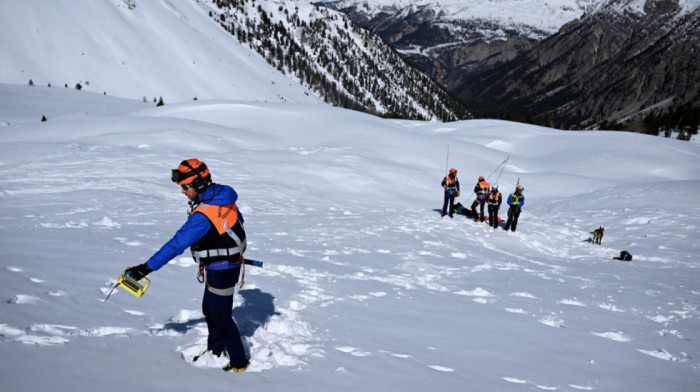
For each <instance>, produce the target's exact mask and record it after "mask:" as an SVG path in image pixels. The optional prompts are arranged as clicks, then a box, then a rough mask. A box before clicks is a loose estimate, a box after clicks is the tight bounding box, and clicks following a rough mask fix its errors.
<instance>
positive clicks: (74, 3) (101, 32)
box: [0, 0, 320, 103]
mask: <svg viewBox="0 0 700 392" xmlns="http://www.w3.org/2000/svg"><path fill="white" fill-rule="evenodd" d="M0 7H2V12H0V26H3V27H2V31H3V34H0V58H2V59H3V60H2V61H0V81H2V82H3V83H16V84H27V83H28V82H29V80H30V79H31V80H32V81H33V82H34V84H36V85H42V86H47V85H48V84H51V85H52V86H54V87H59V86H60V87H63V86H66V85H67V86H68V87H70V88H74V87H75V86H76V84H80V85H81V86H82V88H83V89H85V90H88V91H93V92H96V93H100V94H102V93H106V94H107V95H113V96H117V97H125V98H130V99H139V100H141V99H144V98H145V99H147V100H148V101H153V99H154V98H156V99H157V98H159V97H161V96H162V97H163V99H164V100H165V102H166V103H170V102H179V101H185V100H193V99H194V98H195V97H196V98H198V99H212V98H227V99H250V100H258V101H268V102H280V101H287V102H305V103H311V102H320V100H319V99H318V98H316V97H315V96H314V95H313V94H309V93H308V91H307V90H306V89H304V88H303V87H301V86H300V85H299V84H298V83H297V82H294V81H292V80H290V79H289V78H288V77H286V76H285V75H283V74H282V73H281V72H279V71H277V70H275V69H274V68H272V67H271V66H269V65H268V64H267V62H266V61H265V60H264V59H262V58H261V57H260V56H259V55H257V54H256V53H255V52H253V51H252V50H250V49H249V48H248V47H246V46H243V45H241V44H240V43H238V41H237V40H236V39H235V38H232V37H231V36H230V34H228V33H227V32H226V31H225V30H224V29H222V28H221V27H220V26H219V25H218V24H217V23H216V22H215V21H214V20H212V18H210V17H209V14H208V13H209V10H210V8H209V6H208V5H207V3H205V2H196V1H192V0H186V1H183V0H173V1H169V0H156V1H137V0H99V1H94V0H71V1H46V0H41V1H11V0H2V1H0ZM260 81H264V82H265V83H260Z"/></svg>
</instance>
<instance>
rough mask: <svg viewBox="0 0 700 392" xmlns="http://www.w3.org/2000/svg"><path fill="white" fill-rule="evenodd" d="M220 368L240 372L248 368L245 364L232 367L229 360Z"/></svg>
mask: <svg viewBox="0 0 700 392" xmlns="http://www.w3.org/2000/svg"><path fill="white" fill-rule="evenodd" d="M222 369H223V370H224V371H225V372H235V373H242V372H245V371H246V369H248V367H247V366H244V367H239V368H237V367H233V365H231V362H229V363H228V365H226V366H224V367H223V368H222Z"/></svg>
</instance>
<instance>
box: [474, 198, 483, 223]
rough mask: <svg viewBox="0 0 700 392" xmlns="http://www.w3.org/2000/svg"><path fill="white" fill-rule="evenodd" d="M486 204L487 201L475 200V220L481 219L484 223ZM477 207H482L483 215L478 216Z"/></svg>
mask: <svg viewBox="0 0 700 392" xmlns="http://www.w3.org/2000/svg"><path fill="white" fill-rule="evenodd" d="M484 204H486V200H479V199H476V200H474V202H473V203H472V214H474V220H477V219H479V220H481V221H482V222H483V221H484ZM477 205H481V208H480V210H481V213H480V215H478V216H477V215H476V206H477Z"/></svg>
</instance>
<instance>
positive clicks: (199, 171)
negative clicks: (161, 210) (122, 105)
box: [126, 159, 248, 372]
mask: <svg viewBox="0 0 700 392" xmlns="http://www.w3.org/2000/svg"><path fill="white" fill-rule="evenodd" d="M172 180H173V182H176V183H177V184H178V185H180V186H181V187H182V193H184V194H185V195H186V196H187V198H188V199H189V200H190V202H189V203H190V206H191V208H192V209H191V212H190V214H189V217H188V218H187V221H186V222H185V223H184V224H183V225H182V227H181V228H180V229H179V230H178V231H177V233H175V236H173V238H171V239H170V240H169V241H168V242H166V243H165V245H163V246H162V247H161V248H160V250H158V251H157V252H156V253H155V254H154V255H153V256H152V257H151V258H150V259H148V261H147V262H145V263H143V264H140V265H137V266H134V267H131V268H129V269H127V271H126V273H127V274H129V275H130V276H131V277H132V278H133V279H135V280H137V281H138V280H140V279H141V278H143V277H144V276H146V275H148V274H149V273H151V272H153V271H157V270H158V269H160V268H161V267H162V266H164V265H165V264H167V263H168V262H169V261H170V260H172V259H173V258H175V257H176V256H178V255H180V254H182V253H183V252H184V251H185V250H186V249H187V248H190V250H191V252H192V257H193V258H194V260H195V261H196V262H197V263H199V268H200V272H199V275H198V279H201V280H200V281H202V282H206V287H205V290H204V297H203V298H202V312H203V313H204V316H205V318H206V322H207V327H208V330H209V336H208V339H207V348H206V350H204V351H203V352H202V353H201V354H199V355H197V356H195V357H194V358H193V360H194V361H196V360H197V359H199V358H200V357H201V356H202V355H205V354H207V353H210V354H211V355H214V356H217V357H220V356H221V355H225V356H228V358H229V361H230V362H229V363H228V365H226V366H225V367H224V370H226V371H235V372H241V371H245V370H246V368H247V366H248V358H247V357H246V355H245V350H244V349H243V343H242V342H241V337H240V333H239V332H238V327H237V326H236V323H235V322H234V321H233V315H232V310H233V309H232V308H233V294H234V288H235V286H236V284H237V283H238V278H239V276H240V272H241V266H242V265H243V253H244V252H245V249H246V235H245V230H244V229H243V216H242V215H241V213H240V211H239V210H238V207H237V206H236V201H237V200H238V194H237V193H236V191H235V190H234V189H233V188H231V187H230V186H228V185H220V184H215V183H213V182H212V180H211V174H210V173H209V169H208V168H207V166H206V164H204V162H201V161H199V160H198V159H188V160H185V161H182V162H181V163H180V165H179V166H178V168H177V169H174V170H173V171H172Z"/></svg>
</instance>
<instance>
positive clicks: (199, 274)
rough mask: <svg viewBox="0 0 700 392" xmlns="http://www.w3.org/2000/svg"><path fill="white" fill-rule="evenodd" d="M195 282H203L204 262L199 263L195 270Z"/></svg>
mask: <svg viewBox="0 0 700 392" xmlns="http://www.w3.org/2000/svg"><path fill="white" fill-rule="evenodd" d="M197 282H199V283H204V264H202V263H199V270H197Z"/></svg>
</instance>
